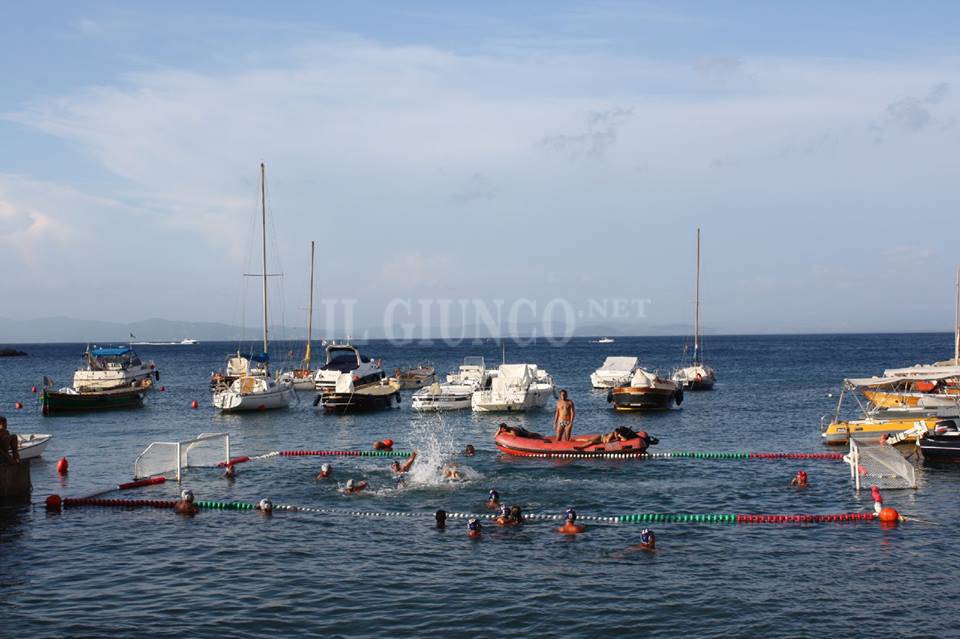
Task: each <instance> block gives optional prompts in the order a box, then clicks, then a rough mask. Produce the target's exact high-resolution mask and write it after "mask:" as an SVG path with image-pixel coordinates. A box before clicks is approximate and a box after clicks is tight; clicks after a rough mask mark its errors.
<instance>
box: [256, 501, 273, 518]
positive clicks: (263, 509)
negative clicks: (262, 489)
mask: <svg viewBox="0 0 960 639" xmlns="http://www.w3.org/2000/svg"><path fill="white" fill-rule="evenodd" d="M257 507H258V508H259V509H260V514H262V515H263V516H264V517H269V516H271V515H272V514H273V502H272V501H270V500H269V499H261V500H260V503H259V504H258V505H257Z"/></svg>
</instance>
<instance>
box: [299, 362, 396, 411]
mask: <svg viewBox="0 0 960 639" xmlns="http://www.w3.org/2000/svg"><path fill="white" fill-rule="evenodd" d="M321 403H322V404H323V409H324V410H325V411H326V412H328V413H341V414H342V413H352V412H362V411H372V410H382V409H385V408H392V407H393V406H394V405H399V404H400V384H399V383H397V380H395V379H389V378H388V377H387V375H386V373H384V372H383V371H382V370H379V369H377V370H376V372H373V373H370V374H368V375H367V376H366V377H358V376H355V375H353V374H351V373H341V374H340V377H339V379H338V380H337V383H336V385H335V386H334V387H333V388H324V389H323V391H322V392H321V393H320V395H318V396H317V398H316V399H315V400H314V402H313V405H314V406H316V405H317V404H321Z"/></svg>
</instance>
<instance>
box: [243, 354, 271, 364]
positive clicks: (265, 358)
mask: <svg viewBox="0 0 960 639" xmlns="http://www.w3.org/2000/svg"><path fill="white" fill-rule="evenodd" d="M237 354H238V355H239V356H240V357H245V358H246V359H248V360H250V361H251V362H256V363H258V364H266V363H268V362H269V361H270V355H268V354H267V353H237Z"/></svg>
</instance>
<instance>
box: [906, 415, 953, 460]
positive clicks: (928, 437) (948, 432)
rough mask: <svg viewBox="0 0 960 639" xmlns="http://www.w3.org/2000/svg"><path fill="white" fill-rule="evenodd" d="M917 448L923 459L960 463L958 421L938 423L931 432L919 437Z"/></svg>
mask: <svg viewBox="0 0 960 639" xmlns="http://www.w3.org/2000/svg"><path fill="white" fill-rule="evenodd" d="M917 447H918V448H919V449H920V453H921V454H922V455H923V458H924V459H929V460H934V461H951V462H960V428H958V420H956V419H944V420H940V421H938V422H937V423H936V424H935V425H934V427H933V430H931V431H928V432H926V433H924V434H923V435H921V436H920V439H918V440H917Z"/></svg>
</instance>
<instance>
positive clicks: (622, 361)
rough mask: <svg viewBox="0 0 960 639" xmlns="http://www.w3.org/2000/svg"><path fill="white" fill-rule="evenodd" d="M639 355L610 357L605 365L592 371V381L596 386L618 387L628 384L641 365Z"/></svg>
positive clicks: (604, 362)
mask: <svg viewBox="0 0 960 639" xmlns="http://www.w3.org/2000/svg"><path fill="white" fill-rule="evenodd" d="M639 361H640V360H639V358H637V357H608V358H606V359H605V360H603V365H602V366H601V367H600V368H598V369H597V370H595V371H593V372H592V373H590V383H591V384H592V385H593V387H594V388H616V387H617V386H626V385H627V384H629V383H630V379H631V378H632V377H633V374H634V373H635V372H636V370H637V368H638V366H639Z"/></svg>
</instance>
